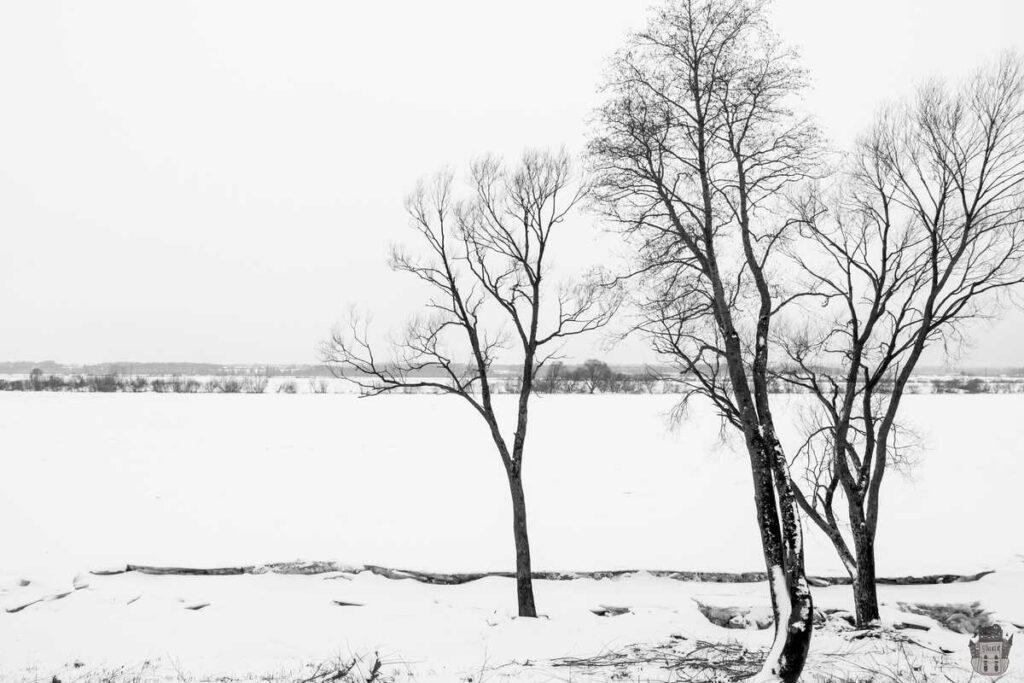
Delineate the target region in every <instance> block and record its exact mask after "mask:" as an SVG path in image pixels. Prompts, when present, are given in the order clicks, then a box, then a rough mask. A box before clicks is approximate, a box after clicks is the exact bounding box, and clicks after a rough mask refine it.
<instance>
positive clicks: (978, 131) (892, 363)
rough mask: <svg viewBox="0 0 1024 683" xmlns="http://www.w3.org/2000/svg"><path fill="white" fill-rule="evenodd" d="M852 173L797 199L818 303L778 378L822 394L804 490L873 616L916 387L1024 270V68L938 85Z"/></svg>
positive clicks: (859, 155) (792, 333)
mask: <svg viewBox="0 0 1024 683" xmlns="http://www.w3.org/2000/svg"><path fill="white" fill-rule="evenodd" d="M845 171H846V172H845V178H844V179H843V181H842V183H841V187H840V188H838V189H836V190H833V191H832V192H831V193H828V192H824V191H817V192H812V193H809V194H807V195H806V196H804V197H803V200H802V201H800V202H799V209H800V213H801V214H802V221H801V234H802V236H803V238H804V239H801V240H799V241H798V242H797V243H795V244H794V245H793V247H792V248H791V250H790V251H791V254H792V257H793V259H794V262H795V263H796V265H797V266H798V270H799V272H801V273H803V275H804V280H805V282H804V287H803V291H805V292H807V293H810V294H812V295H813V296H814V302H813V304H811V303H810V300H808V305H806V306H802V305H801V306H799V307H798V310H799V317H800V319H801V320H802V321H805V322H804V323H802V324H800V325H794V326H791V327H790V328H789V330H787V334H785V335H783V336H782V339H781V341H782V347H783V348H784V349H785V352H786V355H787V356H788V360H789V361H790V367H789V368H788V371H786V372H784V373H782V375H781V377H782V379H785V380H786V381H788V382H790V383H792V384H794V385H798V386H800V387H803V388H804V389H806V390H807V391H809V392H810V393H811V394H812V395H813V396H814V398H815V399H816V400H815V405H814V410H813V412H812V414H811V415H810V419H809V420H808V429H807V435H806V436H807V439H806V442H805V443H804V445H803V447H802V448H801V449H800V456H801V463H802V466H801V467H795V468H794V469H796V470H798V471H799V470H801V469H802V470H803V472H804V476H802V477H800V478H799V479H798V480H797V484H798V485H797V487H796V488H795V492H796V495H797V500H798V501H799V502H800V505H801V507H802V508H803V509H804V511H805V512H806V514H807V516H808V517H810V518H811V519H812V520H813V521H814V523H815V524H816V525H817V526H818V527H819V528H821V530H822V531H823V532H824V533H825V534H826V535H827V536H828V538H829V539H830V540H831V541H832V543H833V545H834V546H835V548H836V551H837V552H838V553H839V556H840V558H841V559H842V561H843V563H844V565H845V566H846V568H847V570H848V571H849V573H850V575H851V576H852V577H853V580H854V581H853V585H854V594H855V603H856V613H857V621H858V623H859V624H860V625H861V626H867V625H868V624H870V623H871V622H872V621H874V620H876V619H878V598H877V592H876V588H875V551H874V546H875V534H876V531H877V528H878V519H879V500H880V496H881V484H882V481H883V478H884V476H885V473H886V470H887V468H888V467H889V466H890V465H896V466H898V465H899V464H901V463H903V462H905V461H906V455H907V449H908V448H909V447H910V446H912V445H913V440H912V439H911V438H910V437H909V436H908V433H907V430H905V429H903V430H901V428H900V425H899V421H898V417H899V414H900V407H901V403H902V399H903V396H904V393H905V392H906V390H907V383H908V381H909V380H910V378H911V376H912V374H913V373H914V370H915V369H916V367H917V365H918V363H919V362H920V360H921V358H922V355H923V354H924V352H925V350H926V349H927V348H928V347H929V346H932V345H934V344H946V345H949V344H951V343H955V342H957V341H958V340H960V339H961V338H962V335H963V334H964V332H965V328H966V327H967V326H968V324H969V323H970V322H971V321H974V320H976V319H978V318H984V317H988V316H990V315H991V314H992V313H993V312H994V311H996V310H998V309H999V305H998V304H999V303H1000V300H1001V299H1002V298H1004V296H1005V295H1007V294H1009V293H1011V291H1012V290H1013V288H1015V287H1017V286H1018V285H1020V284H1021V283H1022V282H1024V64H1022V62H1021V60H1020V59H1019V58H1017V57H1015V56H1007V57H1005V58H1004V59H1002V60H1001V61H1000V62H999V63H997V64H996V65H994V66H993V67H991V68H989V69H987V70H983V71H981V72H979V73H977V74H975V75H974V77H972V78H971V79H970V80H969V81H968V82H967V83H966V84H965V85H964V86H963V87H961V88H959V89H950V88H948V87H946V86H945V85H943V84H941V83H931V84H929V85H926V86H925V87H923V88H921V89H920V90H919V92H918V93H917V96H916V98H915V99H914V100H912V101H910V102H906V103H903V104H901V105H899V106H894V107H890V108H889V109H887V110H886V111H885V112H884V113H883V114H882V115H881V116H880V117H879V119H878V121H877V122H876V123H875V125H874V127H873V128H872V129H871V130H870V132H869V133H868V134H867V135H865V136H864V137H863V138H862V139H861V140H860V142H859V144H858V145H857V149H856V151H855V153H854V154H853V155H852V156H851V159H850V160H849V166H848V168H847V169H845ZM828 195H831V196H828ZM806 321H812V322H806ZM837 493H838V494H840V495H838V496H837ZM839 499H845V510H846V511H845V515H844V514H843V512H842V509H840V510H838V511H837V509H836V508H837V506H841V505H842V503H841V501H840V500H839Z"/></svg>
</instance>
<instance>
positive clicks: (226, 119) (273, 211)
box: [0, 0, 1024, 365]
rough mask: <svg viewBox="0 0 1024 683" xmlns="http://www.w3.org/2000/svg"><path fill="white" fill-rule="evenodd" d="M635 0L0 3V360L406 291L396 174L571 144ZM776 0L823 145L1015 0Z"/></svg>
mask: <svg viewBox="0 0 1024 683" xmlns="http://www.w3.org/2000/svg"><path fill="white" fill-rule="evenodd" d="M646 6H647V3H645V2H628V1H625V0H519V1H518V2H514V3H513V2H504V3H495V2H482V1H481V0H430V1H429V2H424V1H423V0H419V1H414V0H402V1H398V2H377V3H374V2H359V3H357V2H352V1H348V2H344V1H342V0H335V1H334V2H328V1H325V0H290V1H288V2H284V1H280V2H264V1H257V0H235V1H230V2H229V1H227V0H223V1H221V0H195V1H193V2H186V1H184V0H178V1H176V2H170V1H166V2H155V1H154V2H138V0H119V1H114V0H92V1H89V2H81V1H80V2H71V1H69V2H54V1H53V0H32V1H31V2H23V1H19V0H2V2H0V89H2V100H0V238H2V239H0V257H2V258H0V320H2V323H0V360H43V359H54V360H58V361H63V362H97V361H117V360H133V361H156V360H189V361H211V362H282V363H284V362H312V361H314V360H315V358H316V348H317V344H318V342H319V341H320V340H321V339H322V338H323V337H324V336H325V334H326V332H327V331H328V330H329V328H330V327H331V326H332V325H333V324H334V323H335V322H336V321H337V320H339V319H340V317H341V316H342V314H343V312H344V311H345V309H346V306H347V304H348V303H349V302H358V303H361V304H363V305H364V306H368V307H373V308H378V309H381V310H389V311H393V312H396V313H395V315H397V312H398V311H403V312H404V311H405V310H408V299H409V297H408V295H407V293H403V289H402V286H401V285H402V284H404V283H405V281H404V280H402V279H400V278H399V276H396V275H392V274H391V273H390V272H389V271H388V270H387V268H386V266H385V263H384V259H385V256H386V253H387V246H388V244H389V243H391V242H394V241H400V240H402V239H403V237H404V236H405V235H406V233H407V226H406V221H405V218H404V214H403V212H402V197H403V196H404V195H405V194H406V193H407V192H408V191H409V190H410V189H411V188H412V186H413V184H414V183H415V180H416V178H417V177H419V176H420V175H422V174H424V173H427V172H430V171H432V170H434V169H436V168H438V167H439V166H443V165H446V164H455V165H458V164H461V163H463V162H464V161H466V160H468V159H470V158H472V157H474V156H476V155H479V154H480V153H483V152H486V151H495V152H499V153H505V154H515V153H518V152H519V151H520V150H521V149H522V148H523V147H526V146H546V145H555V146H557V145H560V144H563V143H564V144H567V145H568V146H569V147H570V149H573V150H577V151H578V150H579V149H580V148H581V147H582V143H583V139H584V133H585V130H586V118H587V116H588V114H589V112H590V111H591V110H592V108H593V107H594V106H595V104H596V103H597V101H598V97H597V95H596V94H595V87H596V85H597V83H598V81H599V79H600V74H601V70H602V67H603V64H604V62H605V60H606V58H607V56H608V55H609V54H610V53H611V52H612V51H613V50H614V49H615V48H616V47H617V46H618V45H619V44H620V43H621V41H622V39H623V36H624V34H625V33H626V31H627V30H628V29H629V28H630V27H635V26H638V25H639V24H640V23H641V22H642V19H643V17H644V15H645V8H646ZM775 13H776V16H777V26H778V29H779V31H780V32H781V33H782V34H783V36H784V37H785V38H787V39H788V40H789V41H791V42H794V43H796V44H797V45H799V46H800V47H801V48H802V50H803V54H804V57H805V63H806V65H807V67H808V68H809V69H810V70H811V72H812V76H813V79H814V83H815V90H814V91H813V92H812V93H811V96H810V99H809V101H808V105H809V107H810V109H811V111H812V112H813V113H814V114H816V115H817V116H818V117H819V119H820V122H821V124H822V126H823V127H824V128H825V130H826V131H827V132H828V133H829V135H830V136H831V137H832V139H833V141H834V142H835V143H836V144H837V145H839V146H843V145H845V144H847V143H848V142H849V141H850V140H851V139H852V138H853V136H854V135H855V134H856V133H857V132H858V131H859V130H860V129H861V128H863V127H864V125H865V124H866V123H867V122H868V121H869V119H870V118H871V115H872V113H873V111H874V110H875V109H876V108H877V107H878V105H879V104H880V103H881V102H883V101H884V100H886V99H888V98H893V97H899V96H901V95H904V94H906V93H909V92H910V90H911V89H912V88H913V86H914V84H915V83H918V82H920V81H921V80H923V79H925V78H927V77H928V76H930V75H935V74H939V75H945V76H948V77H951V78H955V77H958V76H961V75H963V74H964V73H966V72H968V71H969V70H971V69H972V68H973V67H974V66H976V65H979V64H980V63H982V62H983V61H985V60H988V59H991V58H993V57H994V56H996V55H997V54H998V52H1000V51H1001V50H1003V49H1005V48H1009V47H1016V48H1017V49H1019V50H1022V51H1024V2H1021V0H971V1H968V0H960V1H956V0H866V1H865V0H862V1H860V2H838V1H832V2H823V1H822V0H778V1H777V3H776V9H775ZM396 278H399V279H396ZM383 315H384V317H385V319H386V318H387V315H388V314H383ZM1022 333H1024V315H1022V314H1020V313H1014V314H1011V315H1008V316H1007V319H1006V320H1005V321H1004V322H1002V323H999V324H996V325H993V326H991V327H987V328H985V329H983V330H981V331H980V332H979V333H978V334H977V335H976V337H977V340H978V341H977V344H976V348H975V349H974V350H973V351H972V352H970V353H969V354H968V355H967V356H966V357H965V358H964V359H963V361H964V362H965V363H972V364H982V365H1009V364H1016V365H1024V344H1021V343H1020V338H1021V335H1022ZM634 353H635V350H634V349H630V348H628V347H626V348H622V349H619V350H618V351H615V352H613V353H612V358H613V359H614V360H618V361H620V362H624V361H628V360H630V358H631V356H632V354H634Z"/></svg>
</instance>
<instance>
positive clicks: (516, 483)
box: [508, 473, 537, 617]
mask: <svg viewBox="0 0 1024 683" xmlns="http://www.w3.org/2000/svg"><path fill="white" fill-rule="evenodd" d="M508 485H509V491H510V492H511V493H512V533H513V535H514V536H515V540H516V595H517V596H518V602H519V616H521V617H536V616H537V607H536V605H535V604H534V600H533V568H532V567H531V565H530V537H529V535H528V534H527V531H526V496H525V495H524V494H523V480H522V477H521V475H519V474H518V473H509V475H508Z"/></svg>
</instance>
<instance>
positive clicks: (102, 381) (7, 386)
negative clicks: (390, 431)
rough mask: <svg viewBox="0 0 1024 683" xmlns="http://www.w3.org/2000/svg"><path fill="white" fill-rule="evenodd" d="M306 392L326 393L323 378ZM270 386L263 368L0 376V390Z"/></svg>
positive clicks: (261, 389) (293, 386)
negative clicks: (223, 372)
mask: <svg viewBox="0 0 1024 683" xmlns="http://www.w3.org/2000/svg"><path fill="white" fill-rule="evenodd" d="M306 384H307V385H308V388H307V389H306V392H308V393H314V394H326V393H327V389H328V382H327V380H326V379H324V378H313V377H311V378H309V379H308V381H307V382H306ZM270 386H271V378H270V376H269V375H268V374H267V373H266V372H264V371H257V372H250V373H248V374H245V375H240V376H229V377H210V378H208V379H200V378H199V377H198V376H195V377H193V376H187V375H171V376H169V377H167V376H164V377H147V376H145V375H122V374H119V373H114V372H107V373H103V374H97V375H48V374H46V373H44V372H43V370H42V368H34V369H32V370H31V371H30V372H29V375H28V377H27V378H25V379H0V391H75V392H87V393H118V392H121V393H144V392H155V393H158V394H263V393H266V392H267V391H268V389H269V388H270ZM274 391H276V392H277V393H280V394H297V393H300V387H299V383H298V382H297V381H296V380H295V379H290V378H285V379H283V380H282V381H279V382H276V383H275V386H274Z"/></svg>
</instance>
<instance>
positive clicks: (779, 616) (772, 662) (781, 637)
mask: <svg viewBox="0 0 1024 683" xmlns="http://www.w3.org/2000/svg"><path fill="white" fill-rule="evenodd" d="M748 447H752V448H751V451H752V453H751V454H752V458H751V461H752V465H753V467H752V470H753V474H754V491H755V494H754V498H755V502H756V504H757V513H758V523H759V527H760V531H761V544H762V547H763V549H764V557H765V563H766V566H767V569H768V585H769V587H770V589H771V596H772V606H773V608H774V611H775V639H774V641H773V642H772V647H771V649H770V650H769V651H768V656H767V657H766V659H765V662H764V665H763V666H762V667H761V671H760V672H759V673H758V675H757V676H755V678H754V680H755V681H759V682H760V681H764V682H766V683H767V682H769V681H782V682H783V683H796V682H797V681H798V680H799V679H800V674H801V672H802V671H803V668H804V663H805V662H806V661H807V652H808V650H809V649H810V644H811V635H812V633H813V630H814V621H813V620H814V606H813V603H812V600H811V592H810V587H809V585H808V583H807V577H806V574H805V571H804V558H803V540H802V532H801V529H800V527H799V524H800V518H799V514H798V512H797V511H796V501H795V499H794V498H793V495H792V491H788V494H789V495H788V496H787V495H786V494H787V490H786V489H785V485H786V483H787V482H786V479H785V478H784V477H783V476H779V475H780V473H779V472H774V475H775V480H774V482H773V471H774V470H776V469H777V468H778V467H779V463H776V462H774V458H775V457H776V456H778V457H781V453H773V452H771V451H770V447H768V446H767V445H766V444H765V443H764V441H763V440H761V439H758V440H756V441H755V442H754V443H752V444H749V445H748ZM755 453H756V456H755V455H754V454H755ZM776 505H779V507H781V508H782V510H781V511H782V513H783V514H782V515H781V517H782V519H781V520H780V515H779V511H780V510H779V507H776ZM783 506H784V507H783Z"/></svg>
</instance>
